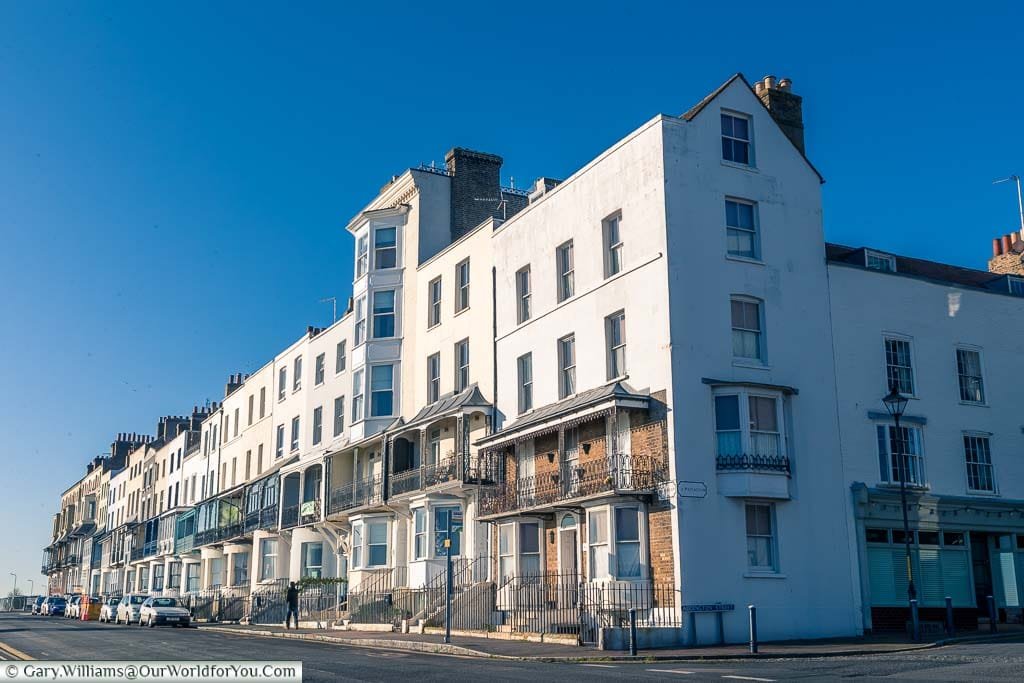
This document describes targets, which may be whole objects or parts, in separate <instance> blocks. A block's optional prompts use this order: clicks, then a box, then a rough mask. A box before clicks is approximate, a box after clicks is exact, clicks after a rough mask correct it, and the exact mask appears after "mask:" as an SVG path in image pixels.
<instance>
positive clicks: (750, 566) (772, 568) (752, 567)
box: [743, 500, 779, 574]
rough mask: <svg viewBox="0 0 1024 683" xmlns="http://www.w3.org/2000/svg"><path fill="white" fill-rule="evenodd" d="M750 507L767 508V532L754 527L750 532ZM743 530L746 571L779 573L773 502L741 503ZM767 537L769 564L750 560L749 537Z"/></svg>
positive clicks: (777, 526) (776, 523)
mask: <svg viewBox="0 0 1024 683" xmlns="http://www.w3.org/2000/svg"><path fill="white" fill-rule="evenodd" d="M750 508H768V524H769V527H770V528H769V529H768V533H767V534H766V533H764V530H763V529H757V528H755V529H754V530H753V532H751V529H750V524H749V520H748V519H747V516H748V511H749V509H750ZM743 531H744V537H745V538H746V544H747V548H746V555H747V571H748V572H749V573H751V574H778V573H779V525H778V516H777V514H776V509H775V503H773V502H770V501H760V500H749V501H745V502H744V504H743ZM765 538H767V539H768V551H769V553H770V555H771V557H770V559H771V564H768V565H760V564H754V563H752V562H751V561H750V559H751V558H750V541H751V539H765Z"/></svg>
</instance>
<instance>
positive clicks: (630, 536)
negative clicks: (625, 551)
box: [615, 507, 640, 541]
mask: <svg viewBox="0 0 1024 683" xmlns="http://www.w3.org/2000/svg"><path fill="white" fill-rule="evenodd" d="M615 540H617V541H639V540H640V510H639V509H638V508H632V507H630V508H615Z"/></svg>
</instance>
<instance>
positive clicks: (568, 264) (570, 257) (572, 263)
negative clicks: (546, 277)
mask: <svg viewBox="0 0 1024 683" xmlns="http://www.w3.org/2000/svg"><path fill="white" fill-rule="evenodd" d="M555 273H556V274H557V276H558V281H557V282H556V286H557V290H556V291H557V293H558V303H562V302H563V301H567V300H569V299H571V298H572V297H573V296H575V295H576V260H575V254H574V246H573V241H572V240H566V241H565V242H562V243H561V244H559V245H558V246H557V247H556V248H555Z"/></svg>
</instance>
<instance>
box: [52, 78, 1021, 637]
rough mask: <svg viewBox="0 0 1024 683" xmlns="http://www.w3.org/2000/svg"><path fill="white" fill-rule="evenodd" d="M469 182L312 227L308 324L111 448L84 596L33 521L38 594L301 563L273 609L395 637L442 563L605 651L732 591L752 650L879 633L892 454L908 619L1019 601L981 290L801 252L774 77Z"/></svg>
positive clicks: (266, 613) (722, 612)
mask: <svg viewBox="0 0 1024 683" xmlns="http://www.w3.org/2000/svg"><path fill="white" fill-rule="evenodd" d="M501 163H502V160H501V158H500V157H497V156H495V155H491V154H484V153H480V152H473V151H469V150H465V149H460V148H456V149H453V150H451V151H450V152H449V153H448V155H447V156H446V164H445V166H444V167H443V168H439V167H433V166H431V167H422V166H421V167H419V168H415V169H409V170H407V171H406V172H405V173H403V174H401V175H399V176H396V177H394V178H393V179H392V180H391V181H390V182H388V183H387V184H386V185H385V186H384V188H382V190H381V191H380V193H379V194H378V195H377V197H375V198H374V199H373V200H372V201H371V202H370V203H369V204H367V205H366V207H365V208H364V209H363V210H362V211H361V212H359V214H357V215H356V216H354V217H353V218H352V219H351V221H350V222H349V223H348V225H347V231H348V233H349V234H351V236H352V238H353V242H354V247H355V248H354V253H353V254H352V255H351V258H352V262H353V267H354V279H353V282H352V298H351V300H350V304H349V306H347V307H346V310H345V311H344V313H343V315H342V316H341V318H340V319H339V320H337V321H336V322H334V323H333V324H332V325H331V326H330V327H327V328H326V329H318V328H309V329H308V330H307V331H306V333H305V334H304V335H302V336H301V337H300V338H299V339H297V340H296V341H295V342H294V343H293V344H292V345H291V346H289V347H288V348H287V349H284V350H283V351H281V352H280V353H278V354H277V355H276V356H275V357H274V358H273V359H272V360H270V361H269V362H268V363H267V364H266V365H264V366H263V367H262V368H260V369H258V370H256V371H255V372H252V373H250V374H248V375H246V374H236V375H232V376H231V378H230V380H229V382H228V384H227V386H226V389H225V396H224V399H223V402H221V403H219V404H213V405H212V406H210V407H208V408H204V409H198V408H197V409H195V410H194V411H193V413H192V414H191V415H190V416H187V417H167V418H162V419H161V421H160V424H159V426H158V433H157V435H156V437H155V438H152V439H149V438H145V439H136V440H135V441H132V442H131V444H130V445H129V446H120V447H118V446H117V444H115V447H116V448H121V451H116V448H115V450H114V451H112V456H111V458H110V459H109V462H106V464H105V465H103V467H101V468H99V469H100V471H101V474H99V475H94V474H93V473H92V471H90V473H89V475H87V479H88V478H89V476H92V477H93V479H96V480H97V481H96V482H95V483H90V484H89V487H90V490H94V489H96V487H99V488H100V489H101V490H106V491H107V492H108V493H107V495H106V496H105V498H104V513H103V514H102V515H100V521H102V522H103V525H102V527H100V526H99V525H98V526H97V528H96V529H95V530H92V529H89V528H88V527H81V526H75V529H77V531H75V534H77V536H83V535H88V533H90V532H91V533H94V536H93V538H92V546H91V547H92V548H93V550H91V551H90V553H91V556H92V557H94V558H96V559H95V560H94V561H93V562H92V563H91V564H90V567H89V569H90V573H89V574H88V577H89V579H88V582H79V583H76V582H75V581H74V580H73V579H68V578H67V574H66V571H65V570H66V567H67V561H66V559H65V558H66V557H68V556H69V554H70V553H71V551H69V550H68V549H67V548H68V547H70V546H69V543H70V542H71V540H72V538H71V537H72V534H71V533H70V532H71V531H72V530H73V529H71V528H69V527H68V523H67V522H63V521H62V522H61V524H59V525H57V524H55V531H54V538H53V539H52V543H51V546H49V547H48V549H47V559H46V560H45V562H44V570H46V571H47V572H49V573H50V575H51V577H54V576H58V577H60V578H59V579H57V580H54V581H52V582H51V590H62V591H84V590H89V591H93V592H97V591H99V592H119V591H130V590H139V591H143V592H149V593H162V594H176V595H182V596H186V597H188V598H189V599H190V600H193V604H195V605H200V606H198V607H196V609H197V610H205V611H203V612H202V613H203V614H206V615H207V616H208V617H209V618H222V619H234V618H248V619H252V620H259V619H263V620H272V619H280V618H281V616H282V615H281V614H279V613H278V612H276V611H274V610H273V609H270V608H269V607H268V605H271V604H272V603H273V602H274V600H275V599H276V598H278V597H279V593H280V586H281V584H282V582H283V581H287V580H304V583H305V584H306V585H307V591H308V595H310V596H312V595H315V596H316V598H317V601H316V603H315V605H314V604H313V603H312V602H310V603H309V604H307V605H305V606H304V616H305V618H308V619H311V620H312V619H318V620H320V621H324V620H328V621H335V620H337V621H341V622H343V623H345V624H348V625H349V626H350V627H358V625H359V624H363V623H371V624H375V625H376V624H382V623H383V624H391V623H394V624H396V625H397V624H400V623H401V622H403V621H404V622H407V623H412V624H414V625H415V624H426V625H431V624H438V623H440V622H441V620H442V619H443V611H442V610H441V609H440V605H441V603H440V597H439V596H440V595H441V593H442V591H440V589H441V587H442V586H443V581H444V577H445V574H444V568H445V566H446V561H447V558H446V555H447V553H448V550H449V548H450V550H451V552H452V554H453V555H454V556H455V557H456V561H455V563H454V566H455V571H454V585H455V588H456V601H455V605H454V610H453V617H452V619H453V625H457V626H461V627H465V628H478V629H496V630H506V631H524V632H545V633H549V634H551V633H557V634H561V635H563V636H567V637H571V638H575V639H577V640H578V641H580V642H583V643H592V642H597V641H598V640H601V641H603V643H604V644H605V645H608V644H612V646H614V645H615V644H616V642H617V640H616V638H618V637H619V636H620V635H621V632H620V627H621V625H622V618H623V617H624V615H625V614H626V612H627V610H628V609H629V608H631V607H632V608H636V609H637V610H638V613H639V616H640V620H641V627H642V631H643V633H644V637H645V638H649V641H648V642H649V643H651V644H668V643H673V644H674V643H677V642H679V641H680V640H682V641H684V642H700V643H705V642H714V641H716V640H719V639H723V638H724V639H725V640H727V641H741V640H743V639H745V638H746V636H747V615H746V610H745V606H746V605H748V604H756V605H757V606H758V608H759V615H760V623H759V630H760V633H761V636H762V638H765V639H777V638H810V637H827V636H843V635H853V634H859V633H862V632H863V631H865V630H868V629H882V628H896V629H900V628H902V624H903V622H904V621H905V620H906V618H907V608H906V600H905V586H906V582H907V577H906V575H905V573H904V574H903V575H901V574H900V571H901V568H900V567H901V564H900V557H902V556H901V555H900V553H901V552H903V551H902V550H901V548H902V546H901V545H899V544H900V543H901V542H902V539H903V536H902V535H901V534H902V527H901V515H899V514H897V512H898V511H899V510H900V508H899V502H898V497H895V498H894V495H895V493H894V487H893V484H894V476H896V477H897V481H898V468H897V469H896V470H894V466H893V463H894V462H898V458H899V455H898V453H897V456H896V457H895V458H894V457H893V454H894V452H897V451H899V452H902V453H906V454H908V455H905V456H904V457H905V458H906V460H907V462H908V463H909V464H912V467H911V468H910V469H909V470H908V471H909V472H911V473H912V476H910V477H909V478H910V480H911V481H910V484H911V494H910V495H911V499H912V501H913V505H912V507H913V509H914V511H913V514H912V518H913V519H912V526H913V528H914V529H915V533H914V537H913V547H912V550H913V553H914V560H913V562H914V564H913V565H912V566H913V567H914V571H915V578H916V580H917V583H918V586H919V591H920V593H921V595H922V603H921V604H922V607H923V608H924V611H923V614H924V616H925V618H933V617H932V616H931V614H932V613H931V612H929V611H928V610H931V609H933V608H935V607H937V606H938V605H937V603H936V600H938V599H939V597H940V596H941V595H942V594H950V593H952V595H953V596H954V605H955V607H956V608H957V615H958V616H957V618H958V620H960V622H961V623H962V624H964V625H970V624H971V623H973V624H977V619H978V615H979V610H978V607H979V606H983V605H981V604H980V603H979V600H981V599H982V598H983V597H984V596H987V595H988V594H995V596H996V600H997V603H998V605H999V607H1000V610H1001V611H1000V614H999V616H1000V618H1004V619H1015V618H1019V614H1020V609H1019V608H1020V602H1019V601H1020V598H1019V596H1020V595H1021V594H1022V592H1024V586H1022V584H1021V582H1022V581H1024V554H1022V553H1024V502H1022V498H1024V491H1018V490H1017V489H1018V488H1020V486H1021V485H1022V484H1021V481H1022V476H1021V475H1022V473H1021V472H1018V471H1017V469H1019V468H1016V467H1015V464H1014V461H1013V457H1012V454H1013V453H1014V452H1016V451H1017V450H1019V449H1020V447H1021V446H1022V445H1024V444H1021V438H1022V437H1021V426H1020V420H1019V418H1015V416H1014V414H1013V413H1014V412H1015V409H1016V405H1015V403H1016V401H1014V398H1015V397H1016V394H1015V392H1014V389H1015V386H1014V383H1013V381H1012V379H1011V375H1010V374H1008V373H1000V372H999V371H998V370H999V369H1000V368H1002V367H1006V366H1007V364H1009V363H1010V362H1011V359H1012V357H1013V356H1014V355H1019V353H1020V352H1021V350H1022V349H1021V342H1020V341H1019V340H1020V339H1021V335H1020V334H1019V331H1018V330H1015V329H1013V328H1014V326H1015V325H1020V324H1021V323H1020V322H1019V321H1020V320H1021V319H1022V317H1021V316H1020V315H1019V312H1020V306H1021V299H1020V296H1021V294H1022V293H1024V286H1020V285H1019V283H1018V285H1016V286H1015V284H1014V283H1015V282H1016V280H1015V279H1014V277H1013V276H1008V275H1000V274H996V273H988V272H984V271H970V270H967V269H962V268H954V267H951V266H943V265H941V264H934V263H929V262H924V261H919V260H915V259H907V258H903V257H897V256H894V255H891V254H885V253H881V252H874V251H871V250H865V249H853V248H847V247H841V246H838V245H827V244H826V243H825V240H824V236H823V228H822V207H821V192H820V184H821V181H822V179H821V176H820V175H819V174H818V172H817V171H816V170H815V168H814V167H813V166H812V165H811V163H810V161H808V158H807V157H806V156H805V154H804V138H803V119H802V112H801V99H800V98H799V97H798V96H797V95H795V94H794V93H793V92H792V89H791V84H790V83H789V81H787V80H785V79H783V80H781V81H776V80H775V79H774V78H770V77H769V78H766V79H764V80H763V81H760V82H758V83H756V84H755V86H753V87H751V85H750V84H749V83H748V82H747V81H746V80H744V79H743V77H742V76H740V75H736V76H734V77H732V78H731V79H729V80H728V81H727V82H726V83H724V84H723V85H722V86H721V87H720V88H718V89H717V90H715V91H714V92H713V93H711V94H710V95H709V96H708V97H707V98H705V99H704V100H703V101H702V102H700V103H699V104H698V105H697V106H696V107H694V108H693V109H691V110H690V111H688V112H687V113H685V114H684V115H682V116H668V115H658V116H655V117H654V118H652V119H651V120H649V121H647V122H646V123H644V124H643V125H641V126H640V127H639V128H637V129H636V130H635V131H633V132H631V133H629V134H628V135H627V136H625V137H624V138H623V139H622V140H620V141H618V142H617V143H615V144H614V145H612V146H611V147H610V148H608V149H607V150H605V151H603V152H601V153H600V154H598V155H597V156H596V157H595V158H594V159H593V160H592V161H591V162H589V163H588V164H586V165H585V166H584V167H583V168H581V169H579V170H578V171H577V172H576V173H574V174H573V175H572V176H571V177H569V178H567V179H565V180H564V181H557V180H552V179H549V178H541V179H540V180H538V181H537V183H536V185H535V186H534V187H533V188H532V190H531V191H529V192H524V191H517V190H512V189H509V188H503V187H501V185H500V182H499V178H500V167H501ZM345 258H348V255H346V256H345ZM994 321H998V324H996V323H995V322H994ZM1007 327H1009V328H1010V329H1009V330H1007V329H1005V328H1007ZM894 378H895V379H896V380H898V381H899V382H901V383H904V384H901V389H902V390H903V391H905V393H906V394H907V395H908V396H909V397H910V407H909V408H908V409H907V415H906V417H905V418H904V424H903V427H905V428H906V429H905V430H903V431H901V432H896V431H895V430H890V427H891V425H890V422H889V418H888V417H887V415H886V414H885V413H884V409H883V407H882V404H881V402H880V399H881V397H882V396H884V395H885V394H886V392H887V390H888V384H889V382H890V381H892V380H893V379H894ZM122 441H124V439H121V440H119V441H118V442H117V443H121V442H122ZM126 443H127V442H126ZM894 449H897V451H894ZM115 451H116V452H115ZM122 451H124V452H122ZM84 481H85V480H83V482H84ZM90 481H92V480H90ZM81 485H82V482H80V483H79V484H76V487H78V486H81ZM74 488H75V487H73V489H74ZM76 490H77V489H76ZM69 491H70V490H69ZM71 498H73V496H72V497H69V496H67V495H65V497H64V499H62V510H63V511H62V513H61V517H60V519H61V520H63V519H64V518H65V517H70V516H73V514H72V513H68V512H66V511H67V510H68V509H70V506H71V505H72V502H71ZM104 517H105V519H103V518H104ZM77 536H75V538H77ZM95 548H100V549H101V550H99V551H97V550H95ZM60 572H64V573H60ZM346 594H347V598H346V597H345V596H346ZM211 605H215V606H211ZM972 620H973V622H972Z"/></svg>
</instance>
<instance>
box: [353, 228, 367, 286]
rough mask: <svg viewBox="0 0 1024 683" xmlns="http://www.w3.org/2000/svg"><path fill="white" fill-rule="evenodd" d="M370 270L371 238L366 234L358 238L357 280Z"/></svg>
mask: <svg viewBox="0 0 1024 683" xmlns="http://www.w3.org/2000/svg"><path fill="white" fill-rule="evenodd" d="M369 270H370V236H369V234H368V233H366V232H364V233H363V234H362V235H360V236H359V237H357V238H356V279H359V278H361V277H362V276H364V275H366V273H367V272H369Z"/></svg>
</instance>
